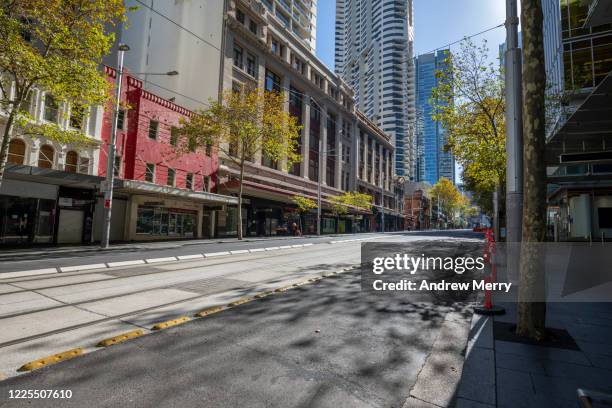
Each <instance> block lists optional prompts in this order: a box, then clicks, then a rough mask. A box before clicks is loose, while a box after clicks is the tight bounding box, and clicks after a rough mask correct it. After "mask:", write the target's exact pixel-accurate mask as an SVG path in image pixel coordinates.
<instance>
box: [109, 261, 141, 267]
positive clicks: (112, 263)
mask: <svg viewBox="0 0 612 408" xmlns="http://www.w3.org/2000/svg"><path fill="white" fill-rule="evenodd" d="M144 263H145V261H144V259H136V260H134V261H119V262H107V263H106V264H107V265H108V267H109V268H113V267H115V266H130V265H142V264H144Z"/></svg>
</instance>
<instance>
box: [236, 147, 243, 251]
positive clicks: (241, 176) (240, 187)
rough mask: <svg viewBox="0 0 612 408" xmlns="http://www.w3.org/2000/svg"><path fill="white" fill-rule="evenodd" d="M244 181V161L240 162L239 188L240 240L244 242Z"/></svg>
mask: <svg viewBox="0 0 612 408" xmlns="http://www.w3.org/2000/svg"><path fill="white" fill-rule="evenodd" d="M243 181H244V159H242V160H241V161H240V180H239V186H238V221H237V223H238V239H239V240H242V183H243Z"/></svg>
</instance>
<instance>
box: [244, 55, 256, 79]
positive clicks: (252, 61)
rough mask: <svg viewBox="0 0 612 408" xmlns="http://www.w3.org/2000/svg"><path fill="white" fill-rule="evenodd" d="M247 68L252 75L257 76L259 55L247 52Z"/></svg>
mask: <svg viewBox="0 0 612 408" xmlns="http://www.w3.org/2000/svg"><path fill="white" fill-rule="evenodd" d="M246 70H247V73H248V74H249V75H250V76H252V77H255V78H257V57H256V56H254V55H253V54H251V53H250V52H248V53H247V59H246Z"/></svg>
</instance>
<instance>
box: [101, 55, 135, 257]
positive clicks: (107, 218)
mask: <svg viewBox="0 0 612 408" xmlns="http://www.w3.org/2000/svg"><path fill="white" fill-rule="evenodd" d="M127 50H129V47H128V46H127V45H125V44H120V45H119V48H118V52H117V60H118V61H117V67H118V69H117V82H116V88H115V107H114V111H113V123H112V127H111V134H110V142H109V144H108V155H107V163H106V180H105V181H104V183H105V187H104V227H103V229H102V240H101V242H100V246H101V247H102V248H108V243H109V240H110V228H111V215H112V214H111V213H112V205H113V183H114V176H115V168H114V167H115V149H116V146H115V142H116V137H117V120H118V118H119V105H120V104H121V81H122V79H123V55H124V53H125V51H127Z"/></svg>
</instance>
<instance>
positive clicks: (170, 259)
mask: <svg viewBox="0 0 612 408" xmlns="http://www.w3.org/2000/svg"><path fill="white" fill-rule="evenodd" d="M145 261H146V262H147V263H149V264H150V263H158V262H171V261H176V257H175V256H166V257H164V258H149V259H145Z"/></svg>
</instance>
